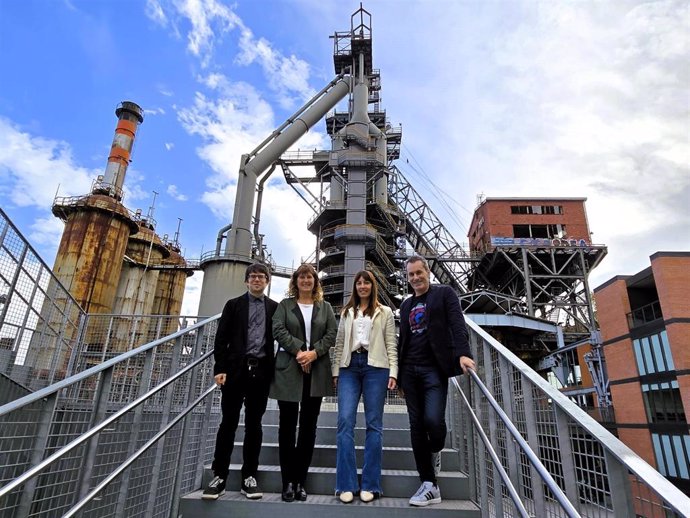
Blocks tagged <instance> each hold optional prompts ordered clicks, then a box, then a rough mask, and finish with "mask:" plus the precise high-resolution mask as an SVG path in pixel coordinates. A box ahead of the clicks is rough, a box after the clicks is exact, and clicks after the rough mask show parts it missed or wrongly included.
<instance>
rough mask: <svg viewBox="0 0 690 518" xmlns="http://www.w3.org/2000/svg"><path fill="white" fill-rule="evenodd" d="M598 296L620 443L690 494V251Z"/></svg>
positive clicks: (657, 260) (615, 281)
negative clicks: (624, 444) (689, 426)
mask: <svg viewBox="0 0 690 518" xmlns="http://www.w3.org/2000/svg"><path fill="white" fill-rule="evenodd" d="M650 261H651V265H650V266H649V267H648V268H645V269H644V270H642V271H641V272H638V273H637V274H635V275H619V276H616V277H613V278H612V279H610V280H608V281H607V282H605V283H604V284H602V285H601V286H599V287H597V288H596V289H595V290H594V298H595V301H596V306H597V319H598V321H599V325H600V327H601V338H602V342H603V349H604V354H605V357H606V363H607V365H608V373H609V380H610V387H611V398H612V401H613V406H614V409H615V413H616V424H617V429H618V436H619V438H620V439H621V440H622V441H623V442H624V443H626V444H627V445H628V446H630V448H632V449H633V450H635V452H636V453H637V454H638V455H640V456H641V457H642V458H644V459H645V460H646V461H647V462H649V463H650V464H651V465H652V466H656V468H657V469H658V470H659V471H660V472H661V473H662V474H663V475H665V476H666V477H668V478H669V480H671V481H672V482H673V483H674V484H675V485H676V486H678V487H679V488H680V489H682V490H683V491H684V492H685V493H686V494H690V429H689V428H688V419H687V416H688V413H690V296H689V295H688V294H689V293H690V252H657V253H655V254H654V255H652V256H651V257H650Z"/></svg>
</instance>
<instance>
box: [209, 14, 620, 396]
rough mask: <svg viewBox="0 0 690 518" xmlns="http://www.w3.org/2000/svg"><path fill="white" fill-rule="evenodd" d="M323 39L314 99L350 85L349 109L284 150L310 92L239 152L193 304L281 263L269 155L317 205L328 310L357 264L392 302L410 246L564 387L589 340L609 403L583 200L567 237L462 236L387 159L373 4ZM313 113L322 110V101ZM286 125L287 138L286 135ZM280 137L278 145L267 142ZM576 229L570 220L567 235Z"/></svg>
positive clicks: (403, 289)
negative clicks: (305, 145) (225, 220)
mask: <svg viewBox="0 0 690 518" xmlns="http://www.w3.org/2000/svg"><path fill="white" fill-rule="evenodd" d="M332 39H333V42H334V46H333V49H334V51H333V62H334V66H335V72H336V74H337V77H336V79H335V80H334V81H333V82H332V83H331V84H330V85H328V86H327V87H326V88H324V90H322V92H320V93H319V94H317V96H316V97H315V100H318V101H319V103H321V102H322V101H324V103H323V104H324V105H325V104H326V102H325V101H326V100H327V99H326V98H327V97H330V99H328V104H330V105H331V107H332V106H335V103H337V101H338V100H339V99H340V98H341V97H342V96H344V95H345V94H347V95H348V105H347V111H344V112H338V111H334V112H331V113H329V114H328V115H327V116H326V130H327V132H328V135H329V136H330V137H331V149H330V150H315V151H298V152H290V153H284V151H285V150H286V149H287V147H289V145H290V144H292V143H293V142H294V141H295V140H296V138H298V137H299V136H301V134H303V133H304V132H306V129H308V128H309V127H310V126H311V125H312V124H313V123H314V122H315V117H308V119H309V120H307V121H306V122H304V121H303V122H304V123H303V124H299V127H300V129H301V133H299V134H298V133H297V132H295V131H293V130H294V129H295V128H294V126H295V124H294V121H296V120H299V119H304V118H305V117H304V116H305V115H310V116H311V115H312V114H316V111H315V110H314V109H313V107H312V106H311V105H312V103H314V102H315V100H312V101H310V103H308V104H307V105H305V107H303V108H302V109H301V110H300V111H298V112H297V114H296V115H295V116H293V117H291V118H290V119H288V122H286V123H285V124H284V125H283V126H281V127H280V128H278V130H276V132H274V134H273V135H271V136H270V137H269V138H268V139H266V141H264V142H263V143H262V144H261V145H260V146H259V147H257V149H256V150H254V151H253V152H252V153H251V154H250V155H247V156H245V157H243V159H242V164H241V167H240V175H239V180H238V191H237V199H236V203H235V208H234V210H235V213H234V220H233V223H231V224H229V225H227V226H226V227H224V228H223V229H221V231H220V232H219V234H218V239H217V246H216V250H215V252H212V253H209V254H207V256H206V257H203V258H202V262H201V265H202V268H204V270H205V272H206V275H205V277H204V286H203V288H202V298H201V303H200V310H199V314H201V315H212V314H215V313H217V312H218V310H219V308H221V307H222V305H223V303H224V302H225V300H227V298H228V296H231V295H236V294H239V293H241V292H243V291H244V289H245V286H244V278H243V274H244V268H245V266H246V264H248V263H249V262H251V261H263V262H266V263H268V264H269V265H270V266H271V268H272V269H273V271H274V274H278V275H284V274H285V273H286V272H285V271H282V270H281V269H279V268H278V267H276V266H275V265H274V264H271V260H270V258H269V257H268V256H267V255H266V252H265V246H266V245H265V244H264V243H263V235H262V234H261V233H260V231H259V222H260V210H261V195H262V192H263V184H264V182H265V181H266V180H267V178H268V177H269V176H270V175H271V174H272V173H273V171H274V169H275V167H276V164H277V165H279V166H280V168H281V169H282V172H283V175H284V177H285V179H286V181H287V183H288V184H289V185H290V186H291V187H292V188H293V189H294V190H295V191H296V192H297V193H298V194H299V196H300V197H301V198H302V199H303V200H304V201H305V202H307V204H308V205H309V207H310V208H311V209H312V211H313V212H314V216H313V217H312V218H311V220H310V221H309V222H308V223H307V228H308V229H309V230H310V231H311V232H312V233H313V234H314V236H315V237H316V245H315V247H314V250H313V255H312V256H311V257H312V258H313V259H312V260H313V262H314V264H315V266H316V268H317V271H318V272H319V274H320V276H321V280H322V283H323V287H324V295H325V298H326V300H328V301H329V302H330V303H331V304H332V305H333V307H334V308H335V309H336V311H337V310H338V308H340V307H342V305H343V303H344V301H345V300H347V298H348V297H349V295H350V293H349V291H350V289H351V284H352V279H353V277H354V275H355V273H356V272H357V271H359V270H362V269H365V268H366V269H368V270H371V271H372V272H373V273H374V275H375V276H376V279H377V281H378V282H379V285H380V290H379V293H380V297H381V299H382V302H383V303H385V304H387V305H389V306H391V307H394V308H397V307H399V305H400V302H401V301H402V299H403V298H404V297H405V295H406V294H407V291H408V288H407V281H406V279H405V278H404V275H402V271H403V267H402V261H403V260H404V259H405V258H406V257H407V256H408V254H409V250H410V249H412V250H414V252H415V253H417V254H420V255H422V256H424V257H425V258H426V259H427V260H428V262H429V266H430V269H431V272H432V274H433V277H434V279H435V281H436V282H440V283H443V284H448V285H450V286H452V287H453V288H454V289H455V291H456V292H457V293H458V295H459V297H460V301H461V304H462V306H463V309H464V310H465V312H467V313H473V314H477V317H476V318H477V319H479V320H480V321H481V324H482V325H484V326H485V328H486V329H489V330H490V331H491V332H492V333H494V334H496V335H497V336H500V337H501V338H502V340H505V342H506V343H508V344H513V346H514V348H515V350H516V352H518V353H519V354H520V355H521V357H522V358H523V359H525V360H527V361H529V363H530V364H531V365H532V366H533V367H534V368H535V369H538V370H542V371H549V370H552V369H553V370H555V372H556V375H557V378H558V379H560V380H561V382H562V383H563V384H564V385H567V383H568V378H572V372H573V369H574V368H576V367H577V366H576V365H575V364H577V363H578V358H577V356H575V357H574V358H573V355H572V354H570V356H567V355H566V353H567V352H568V351H571V352H572V351H574V350H575V348H577V347H579V346H580V345H582V344H585V343H586V344H588V346H591V351H590V352H589V353H588V354H587V355H584V356H583V355H581V356H582V357H581V358H580V363H582V362H585V361H586V362H588V364H589V365H588V367H589V370H590V373H591V377H592V380H593V384H594V386H595V387H596V392H597V395H598V398H599V402H600V404H604V405H605V404H607V401H608V399H607V398H608V396H607V394H608V386H607V382H606V373H605V367H604V365H603V360H602V355H601V351H600V348H598V346H597V344H598V338H597V337H598V334H597V333H596V322H595V319H594V313H593V309H592V301H591V297H590V295H589V286H588V281H587V279H588V275H589V273H590V272H591V270H592V268H594V267H596V265H597V264H598V263H599V262H600V261H601V259H602V258H603V257H604V256H605V254H606V247H605V246H603V245H596V246H593V245H591V243H590V241H589V228H588V227H587V225H586V214H585V213H584V204H583V203H582V207H581V211H582V213H581V219H582V221H583V222H584V227H583V229H581V230H582V232H581V233H580V234H581V235H580V234H577V236H575V237H577V238H578V240H576V241H575V242H573V241H572V240H561V239H558V240H557V241H553V240H550V241H549V243H546V241H540V242H539V243H538V245H539V246H534V245H535V243H536V242H530V243H526V242H524V240H523V241H519V240H518V241H513V242H511V243H509V244H508V242H507V241H505V239H507V238H510V239H513V238H520V237H524V236H522V235H520V234H519V232H518V234H514V233H513V232H512V230H513V226H512V225H509V231H506V229H502V230H501V231H500V232H498V233H496V232H494V234H492V236H493V237H501V238H504V241H500V240H499V241H495V242H493V243H490V245H491V246H483V245H482V246H479V244H478V243H477V242H474V241H473V244H472V245H471V246H470V247H463V246H461V245H460V244H459V243H458V241H457V240H456V238H455V237H454V236H453V235H452V234H451V233H450V232H449V231H448V230H447V229H446V228H445V226H444V225H443V223H442V222H441V220H440V219H439V218H438V217H436V215H435V214H434V213H433V211H432V210H431V209H430V207H429V206H428V205H427V204H426V203H425V202H424V200H423V199H422V197H421V196H420V195H419V193H418V192H417V191H416V190H415V189H414V187H413V186H412V185H411V184H410V183H409V182H408V181H407V179H406V178H405V176H404V175H403V173H402V171H400V170H399V169H398V168H397V167H396V166H395V164H394V161H395V160H396V159H397V158H399V156H400V145H401V140H402V129H401V128H400V127H393V126H392V125H391V124H390V122H389V121H388V119H387V115H386V112H385V110H382V109H381V106H380V103H381V97H380V92H381V74H380V71H379V70H378V69H376V68H374V65H373V56H372V25H371V15H370V13H369V12H368V11H366V10H365V9H364V8H363V7H361V6H360V8H359V9H358V10H357V11H356V12H355V13H354V14H353V15H352V16H351V19H350V29H349V30H348V31H343V32H336V33H335V34H334V35H333V36H332ZM335 84H345V85H348V88H347V91H343V90H342V89H341V90H340V92H335V90H336V88H335V87H334V86H333V85H335ZM326 92H328V93H326ZM324 94H325V95H324ZM317 115H319V118H320V117H322V116H323V115H325V111H324V112H322V113H318V114H317ZM316 120H318V119H316ZM287 133H291V137H290V138H284V136H285V134H287ZM281 139H282V140H283V144H285V145H283V146H278V145H276V142H278V141H279V140H281ZM269 167H270V169H269ZM267 169H268V170H267ZM297 171H299V172H297ZM305 171H306V172H305ZM255 197H256V198H257V200H258V201H257V203H256V212H255V213H254V217H253V220H252V210H253V209H254V201H255ZM485 210H486V205H485V204H484V205H480V207H479V208H478V209H477V212H476V213H475V217H474V219H473V223H472V225H473V227H472V228H471V229H470V233H471V234H472V233H473V232H474V233H475V234H476V232H477V230H476V227H477V226H478V225H479V222H480V221H481V222H483V221H484V220H485V219H486V218H485V216H486V217H488V214H486V215H485V214H484V211H485ZM567 210H568V212H569V214H571V212H570V210H571V209H570V208H568V209H567ZM560 216H561V217H562V216H563V215H562V214H561V215H560ZM518 223H519V222H518ZM487 224H488V221H487ZM518 227H519V225H518ZM563 228H565V226H563ZM577 228H578V227H576V226H573V225H572V224H569V230H570V231H571V235H570V236H569V237H573V236H574V234H572V232H575V231H576V230H577ZM473 229H474V230H473ZM226 232H227V233H228V240H227V243H226V248H225V252H223V251H222V250H221V246H222V242H223V240H224V239H225V233H226ZM577 232H579V230H577ZM577 232H576V233H577ZM563 236H565V234H559V235H555V234H554V235H550V237H551V238H554V237H555V238H560V237H563ZM470 237H471V239H475V237H476V236H470ZM583 239H584V240H585V241H582V240H583ZM475 241H476V240H475ZM582 243H586V246H583V244H582ZM237 264H239V265H240V268H237V267H236V266H235V265H237ZM230 285H232V287H231V288H230V289H229V288H228V287H229V286H230ZM586 390H588V391H589V392H591V391H592V390H593V389H592V388H591V387H590V388H589V389H586ZM575 395H577V394H575Z"/></svg>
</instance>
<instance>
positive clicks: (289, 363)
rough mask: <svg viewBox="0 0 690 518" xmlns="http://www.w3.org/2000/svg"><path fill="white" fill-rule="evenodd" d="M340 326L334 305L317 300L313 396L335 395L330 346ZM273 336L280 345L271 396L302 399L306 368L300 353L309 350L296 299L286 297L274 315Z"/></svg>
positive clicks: (313, 317)
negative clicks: (336, 319) (301, 364)
mask: <svg viewBox="0 0 690 518" xmlns="http://www.w3.org/2000/svg"><path fill="white" fill-rule="evenodd" d="M337 332H338V325H337V324H336V321H335V314H334V313H333V308H332V307H331V305H330V304H329V303H328V302H326V301H323V302H315V303H314V309H313V313H312V319H311V345H312V348H313V349H314V350H315V351H316V354H317V355H318V358H317V359H316V361H314V362H312V364H311V392H310V395H311V396H313V397H323V396H332V395H333V378H332V376H331V359H330V354H329V352H330V349H331V347H333V345H334V344H335V335H336V333H337ZM273 337H274V338H275V340H276V341H277V342H278V344H279V345H280V347H279V348H278V352H277V353H276V361H275V376H274V378H273V382H272V383H271V391H270V393H269V396H270V397H271V398H272V399H279V400H281V401H301V400H302V377H303V372H302V367H300V365H299V364H298V363H297V359H296V358H295V357H296V356H297V353H298V352H299V351H301V350H302V351H305V350H306V344H305V327H304V318H302V312H301V311H300V309H299V306H298V305H297V301H296V300H295V299H294V298H289V299H283V300H282V301H281V303H280V304H278V309H276V312H275V313H274V315H273Z"/></svg>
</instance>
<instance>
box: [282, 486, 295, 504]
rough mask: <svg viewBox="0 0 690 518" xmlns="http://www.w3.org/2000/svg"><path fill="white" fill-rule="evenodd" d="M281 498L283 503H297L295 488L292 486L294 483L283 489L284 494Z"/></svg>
mask: <svg viewBox="0 0 690 518" xmlns="http://www.w3.org/2000/svg"><path fill="white" fill-rule="evenodd" d="M280 498H282V500H283V502H294V501H295V486H293V485H292V482H288V483H287V484H285V487H283V493H282V494H281V495H280Z"/></svg>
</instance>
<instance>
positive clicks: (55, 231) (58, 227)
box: [29, 216, 65, 257]
mask: <svg viewBox="0 0 690 518" xmlns="http://www.w3.org/2000/svg"><path fill="white" fill-rule="evenodd" d="M64 229H65V225H64V223H63V222H62V221H61V220H59V219H58V218H56V217H54V216H46V217H45V218H36V220H35V221H34V222H33V223H32V224H31V232H30V233H29V242H30V243H31V244H32V245H33V246H36V245H39V246H40V247H41V248H42V250H43V253H44V254H45V257H54V256H55V255H56V254H57V248H58V245H59V243H60V238H61V237H62V232H63V230H64Z"/></svg>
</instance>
